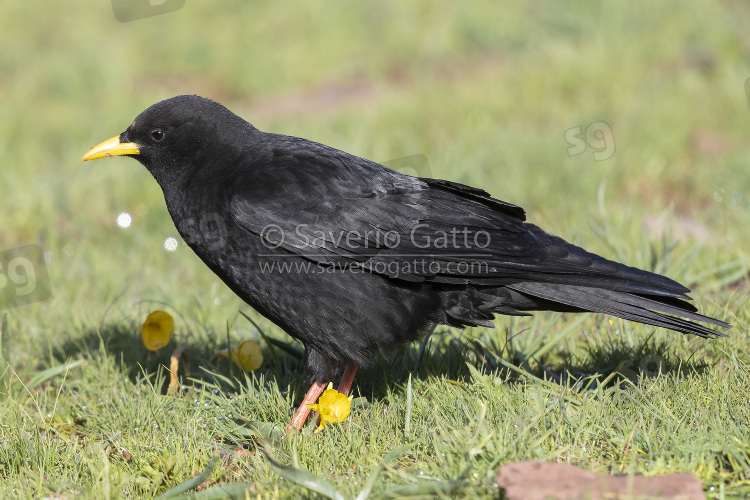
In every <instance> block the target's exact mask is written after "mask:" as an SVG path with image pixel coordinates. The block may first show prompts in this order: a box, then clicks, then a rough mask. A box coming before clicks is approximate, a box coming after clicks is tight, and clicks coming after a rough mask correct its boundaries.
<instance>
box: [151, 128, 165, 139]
mask: <svg viewBox="0 0 750 500" xmlns="http://www.w3.org/2000/svg"><path fill="white" fill-rule="evenodd" d="M151 138H152V139H153V140H154V141H156V142H160V141H161V140H162V139H164V131H163V130H162V129H160V128H155V129H154V130H152V131H151Z"/></svg>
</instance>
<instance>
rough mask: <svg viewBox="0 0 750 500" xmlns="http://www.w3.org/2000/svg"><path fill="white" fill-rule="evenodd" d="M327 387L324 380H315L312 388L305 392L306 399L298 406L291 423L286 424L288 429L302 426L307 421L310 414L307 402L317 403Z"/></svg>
mask: <svg viewBox="0 0 750 500" xmlns="http://www.w3.org/2000/svg"><path fill="white" fill-rule="evenodd" d="M325 388H326V384H324V383H323V382H313V384H312V386H311V387H310V390H309V391H307V394H305V399H303V400H302V403H301V404H300V405H299V408H297V413H295V414H294V416H293V417H292V421H291V423H290V424H289V425H287V426H286V430H287V431H288V430H290V429H292V428H294V429H297V430H299V429H301V428H302V424H304V423H305V420H306V419H307V416H308V415H309V414H310V408H308V407H307V404H308V403H309V404H315V401H317V400H318V398H319V397H320V395H321V394H322V393H323V390H325Z"/></svg>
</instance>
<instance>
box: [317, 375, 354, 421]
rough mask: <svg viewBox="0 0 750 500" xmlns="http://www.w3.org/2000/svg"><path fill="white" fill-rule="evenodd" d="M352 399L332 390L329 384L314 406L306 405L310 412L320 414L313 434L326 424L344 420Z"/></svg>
mask: <svg viewBox="0 0 750 500" xmlns="http://www.w3.org/2000/svg"><path fill="white" fill-rule="evenodd" d="M353 397H354V396H349V397H346V394H343V393H341V392H339V391H337V390H336V389H334V388H333V384H331V383H329V384H328V387H327V388H326V390H325V391H323V394H322V395H321V396H320V399H318V402H317V403H316V404H314V405H311V404H308V405H307V407H308V408H310V409H311V410H315V411H316V412H318V413H320V427H318V428H317V429H315V432H319V431H320V430H321V429H323V427H325V426H326V424H330V423H333V422H343V421H344V420H346V417H348V416H349V414H350V413H351V411H352V398H353Z"/></svg>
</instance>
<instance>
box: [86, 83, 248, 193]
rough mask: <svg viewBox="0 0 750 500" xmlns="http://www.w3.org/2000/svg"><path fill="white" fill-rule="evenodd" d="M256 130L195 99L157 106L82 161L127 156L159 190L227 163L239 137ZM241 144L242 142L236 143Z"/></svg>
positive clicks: (208, 102)
mask: <svg viewBox="0 0 750 500" xmlns="http://www.w3.org/2000/svg"><path fill="white" fill-rule="evenodd" d="M254 131H257V130H256V129H255V128H254V127H253V126H252V125H250V124H249V123H248V122H246V121H245V120H243V119H242V118H240V117H238V116H237V115H235V114H234V113H232V112H231V111H229V110H228V109H226V108H225V107H224V106H222V105H221V104H219V103H216V102H214V101H211V100H210V99H205V98H203V97H199V96H195V95H181V96H177V97H172V98H170V99H166V100H164V101H161V102H158V103H156V104H154V105H153V106H151V107H149V108H148V109H146V110H145V111H143V112H142V113H141V114H139V115H138V116H137V117H136V119H135V120H134V121H133V123H132V124H131V125H130V126H129V127H128V128H127V130H125V131H124V132H123V133H121V134H120V135H118V136H115V137H113V138H111V139H109V140H106V141H104V142H102V143H101V144H98V145H96V146H94V147H93V148H91V149H90V150H89V151H88V152H87V153H86V154H85V155H83V158H81V161H88V160H96V159H98V158H104V157H109V156H130V157H133V158H135V159H137V160H138V161H139V162H141V163H142V164H143V165H144V166H145V167H146V168H147V169H148V170H149V171H150V172H151V173H152V174H153V176H154V177H155V178H156V180H157V181H158V182H159V184H161V185H162V186H165V185H167V184H172V183H173V182H175V181H177V180H178V179H180V178H186V177H188V176H193V175H195V174H196V173H197V172H196V171H195V169H196V168H199V167H202V168H206V167H208V166H210V165H211V164H212V163H213V161H212V159H215V158H227V157H228V156H230V155H231V154H232V152H231V151H230V150H231V148H232V145H233V144H237V143H242V140H243V139H245V141H247V137H239V136H242V135H247V134H252V133H253V132H254ZM238 141H241V142H238Z"/></svg>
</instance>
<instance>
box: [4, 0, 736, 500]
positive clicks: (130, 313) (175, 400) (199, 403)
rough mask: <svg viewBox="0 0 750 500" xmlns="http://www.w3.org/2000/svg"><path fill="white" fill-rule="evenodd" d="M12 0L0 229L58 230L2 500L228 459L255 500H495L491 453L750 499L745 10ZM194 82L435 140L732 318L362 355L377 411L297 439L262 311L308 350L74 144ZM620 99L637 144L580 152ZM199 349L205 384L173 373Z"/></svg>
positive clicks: (140, 174)
mask: <svg viewBox="0 0 750 500" xmlns="http://www.w3.org/2000/svg"><path fill="white" fill-rule="evenodd" d="M2 13H3V15H2V16H1V19H0V40H1V41H2V42H3V45H2V46H3V47H4V49H3V51H2V52H0V76H1V77H0V95H2V96H3V106H2V113H1V114H0V158H2V166H0V186H2V195H0V208H2V210H0V228H2V231H0V250H5V249H11V248H15V247H20V246H23V245H27V244H30V243H36V244H39V245H40V246H41V247H42V248H43V249H44V251H45V252H48V254H47V255H48V258H49V263H48V264H47V268H48V271H49V274H50V280H51V284H52V289H53V297H52V298H51V299H50V300H48V301H44V302H40V303H34V304H28V305H23V306H19V307H15V308H10V309H7V311H6V313H7V326H6V327H5V328H4V329H3V331H2V337H0V338H1V339H2V357H3V359H5V360H7V362H8V363H7V365H8V366H9V368H8V370H4V368H5V366H6V363H5V362H4V361H3V362H2V367H3V368H1V369H0V373H3V377H2V381H0V382H2V387H3V389H0V392H2V394H0V497H19V498H27V497H48V498H55V497H57V498H62V497H70V498H72V497H79V496H83V497H87V498H116V497H121V496H130V497H146V498H152V497H156V496H158V495H160V494H162V493H164V492H166V491H167V490H169V489H170V488H173V487H175V486H177V485H180V484H183V483H185V482H186V481H188V480H190V479H192V478H193V477H194V476H195V475H196V474H198V473H200V472H201V471H204V470H205V469H206V467H207V466H208V464H209V463H211V464H214V465H215V468H214V469H213V470H212V471H211V469H208V472H209V476H210V478H209V479H208V482H207V483H205V484H204V486H203V488H204V490H205V491H206V492H210V491H214V492H215V491H217V490H208V489H206V488H210V487H217V486H223V487H226V488H230V487H234V488H235V490H233V491H229V490H227V492H228V494H230V493H231V495H233V496H234V497H235V498H244V494H245V493H244V491H245V487H243V486H237V485H242V484H252V485H253V489H252V490H251V491H252V495H253V496H254V495H256V494H257V495H260V497H261V498H269V497H270V498H275V497H282V498H296V497H299V496H311V495H313V493H311V491H310V490H308V489H305V488H304V487H302V486H300V485H299V484H297V483H296V482H295V481H294V479H295V478H296V479H297V480H298V481H302V480H305V479H307V480H312V481H313V483H314V484H315V485H317V486H315V487H316V488H318V489H321V488H323V489H325V488H327V487H328V488H329V493H330V494H334V493H336V494H340V495H343V496H344V497H346V498H353V497H355V496H357V495H358V494H359V493H360V492H361V491H362V490H363V488H365V487H366V484H371V485H374V486H373V487H372V490H371V496H372V497H375V496H378V495H385V494H388V492H390V493H391V494H394V495H396V494H402V495H403V494H413V495H418V494H422V495H424V496H428V497H429V496H434V495H436V494H441V495H444V496H446V497H448V496H450V497H459V498H461V497H488V496H495V495H497V494H498V492H497V490H496V488H495V487H494V486H493V479H492V478H493V476H494V472H495V470H496V469H497V467H498V466H500V465H502V464H504V463H507V462H510V461H514V460H524V459H540V460H549V461H563V462H568V463H572V464H575V465H578V466H581V467H585V468H587V469H590V470H596V471H600V472H612V473H636V472H637V473H644V474H663V473H669V472H681V471H685V472H691V473H693V474H696V475H697V476H698V478H699V479H700V480H701V481H703V484H704V487H705V488H706V492H707V495H708V497H709V498H742V497H745V496H748V495H750V430H749V427H748V426H750V422H749V421H748V419H749V418H750V382H748V380H750V377H748V366H749V365H750V350H749V349H748V335H747V332H748V323H749V321H750V313H748V309H747V307H746V305H747V300H748V299H747V297H748V294H747V291H748V281H747V278H746V276H747V266H748V263H749V262H750V259H749V258H748V256H747V250H746V249H747V248H748V247H749V246H750V232H748V231H747V227H748V225H750V174H748V167H747V165H748V158H750V141H748V139H747V138H748V136H749V135H748V123H749V121H750V111H749V110H748V104H747V101H746V98H745V94H744V88H743V85H744V81H745V79H746V78H747V77H748V76H750V68H748V54H750V38H748V35H747V30H746V25H745V24H743V22H742V20H743V19H747V16H748V15H749V14H750V10H749V9H748V7H747V6H746V5H744V4H742V3H740V2H724V3H717V2H711V1H709V0H705V1H702V0H695V1H691V2H689V3H688V4H686V3H685V2H662V3H658V4H655V3H647V2H642V3H638V4H637V5H636V4H633V3H627V4H602V5H593V4H590V3H586V2H580V3H570V4H568V5H565V6H563V5H562V4H558V3H552V2H549V3H548V2H531V1H529V2H519V3H515V4H513V5H512V6H507V7H499V6H497V5H495V4H494V3H491V2H475V3H469V4H466V3H464V4H459V3H455V4H446V3H441V4H438V3H434V2H428V1H411V2H395V1H382V2H368V3H367V4H356V3H347V2H344V3H337V4H336V5H335V6H334V5H333V4H325V5H323V4H321V3H315V2H297V3H295V4H294V5H292V4H289V5H288V6H287V5H282V4H280V3H278V2H276V3H271V2H260V3H258V2H236V1H225V2H220V3H210V2H187V3H186V5H185V7H184V8H183V9H182V10H180V11H179V12H175V13H172V14H166V15H162V16H157V17H153V18H148V19H143V20H140V21H135V22H132V23H127V24H120V23H118V22H116V21H115V19H114V17H113V15H112V11H111V6H110V2H107V1H96V2H95V1H93V0H88V1H84V2H77V3H75V2H74V3H73V4H70V3H60V2H51V3H48V4H45V5H44V6H43V7H42V6H39V5H36V4H33V3H30V2H20V1H16V0H10V1H9V2H5V4H4V5H3V7H2ZM180 93H199V94H201V95H205V96H207V97H212V98H214V99H216V100H219V101H220V102H222V103H224V104H225V105H227V106H229V107H230V108H231V109H233V110H234V111H236V112H237V113H239V114H241V115H242V116H243V117H245V118H247V119H248V120H250V121H251V122H253V123H254V124H255V125H256V126H258V127H259V128H261V129H263V130H268V131H274V132H281V133H286V134H291V135H299V136H303V137H307V138H310V139H314V140H317V141H320V142H323V143H326V144H329V145H331V146H335V147H339V148H341V149H344V150H347V151H350V152H352V153H355V154H358V155H361V156H364V157H367V158H371V159H374V160H379V161H386V160H389V159H393V158H401V157H405V156H409V155H413V154H423V155H425V156H427V158H428V159H429V168H430V172H431V175H432V176H434V177H439V178H448V179H451V180H455V181H458V182H464V183H468V184H472V185H477V186H479V187H483V188H485V189H487V190H488V191H490V192H492V193H493V194H494V195H495V196H497V197H499V198H501V199H503V200H506V201H509V202H512V203H516V204H519V205H521V206H523V207H525V208H526V209H527V212H528V219H529V220H530V221H532V222H534V223H536V224H539V225H540V226H542V227H544V228H545V229H547V230H548V231H551V232H553V233H556V234H559V235H560V236H563V237H565V238H566V239H568V240H569V241H575V242H576V243H577V244H580V245H583V246H585V247H586V248H587V249H589V250H591V251H594V252H597V253H600V254H602V255H605V256H607V257H610V258H614V259H617V260H620V261H622V262H625V263H627V264H629V265H633V266H638V267H642V268H646V269H652V270H656V271H658V272H661V273H665V274H667V275H668V276H670V277H672V278H674V279H677V280H680V281H682V282H684V283H686V284H688V285H690V286H691V287H694V293H693V296H694V298H695V301H696V304H697V305H698V306H699V307H700V309H701V311H702V312H703V313H705V314H708V315H711V316H715V317H718V318H721V319H725V320H727V321H729V322H731V323H732V324H733V325H734V328H733V330H732V331H731V332H730V337H728V338H725V339H719V340H713V341H703V340H701V339H697V338H688V337H685V336H681V335H680V334H677V333H673V332H667V331H664V330H661V329H654V328H651V327H646V326H642V325H634V324H631V323H627V322H624V321H620V320H618V319H614V320H613V322H612V323H610V322H609V318H607V317H604V316H598V315H587V316H575V315H557V314H551V313H547V314H545V313H541V314H537V315H536V316H535V317H534V318H532V319H528V318H523V319H512V320H511V319H509V318H505V317H498V319H497V321H496V324H497V328H496V329H479V328H476V329H468V330H466V331H457V330H450V329H441V330H439V331H438V332H437V334H436V335H433V336H432V337H431V338H430V339H429V341H428V342H427V343H426V344H425V349H424V354H423V356H422V357H421V360H420V363H419V365H418V366H417V358H419V357H420V355H419V353H420V345H419V344H415V345H411V346H405V347H404V348H403V349H402V350H400V351H399V353H398V354H397V356H396V357H395V358H394V359H393V360H391V361H381V362H379V363H378V364H377V365H376V366H374V367H372V368H370V369H368V370H364V371H361V372H360V373H359V374H358V376H357V379H356V381H355V391H356V392H355V396H357V397H359V398H366V401H365V399H357V400H355V402H356V403H357V406H356V407H355V408H354V410H353V412H352V415H351V417H350V418H349V420H348V421H347V422H345V423H343V424H341V425H337V426H329V427H327V428H326V429H325V430H324V431H323V432H321V433H318V434H315V435H313V434H312V433H311V428H308V429H306V430H305V432H303V433H301V434H299V435H293V436H290V437H288V438H287V439H285V440H283V441H279V440H278V439H275V437H277V436H276V434H275V433H273V432H271V431H272V429H273V426H277V427H278V428H283V427H284V426H285V425H286V423H287V422H288V420H289V419H290V418H291V415H292V411H293V410H292V408H293V406H294V405H296V404H297V403H298V402H299V400H300V399H301V396H302V394H303V393H304V391H305V389H306V387H304V384H303V381H302V376H303V368H302V367H303V364H302V361H301V360H300V359H298V358H297V357H295V356H294V355H292V354H290V353H287V352H284V351H282V350H280V349H278V348H275V349H274V348H272V347H270V346H269V345H268V344H266V343H265V342H264V341H263V339H262V338H261V336H260V334H259V332H257V331H256V330H255V328H254V327H253V325H252V324H250V323H249V322H248V321H247V320H245V319H244V318H243V317H242V316H241V315H239V314H238V312H239V311H243V312H245V313H246V314H248V315H250V317H252V318H253V319H254V320H255V321H256V322H257V323H258V325H259V326H260V327H261V328H262V329H263V332H264V333H265V334H266V335H268V336H269V337H271V338H274V339H277V340H280V341H283V342H285V343H287V344H289V345H292V346H295V347H297V348H299V347H300V346H299V345H297V344H296V343H295V342H294V341H293V339H290V338H289V337H287V336H286V335H285V334H284V333H283V332H282V331H280V330H279V329H278V328H277V327H275V326H274V325H272V324H270V323H269V322H268V321H266V320H265V319H263V318H262V317H260V316H259V315H258V314H256V313H255V312H254V311H252V310H250V308H249V307H248V306H246V305H244V304H243V303H241V301H240V300H239V299H237V298H236V297H235V296H234V295H233V294H232V293H231V292H230V291H229V290H228V289H227V288H226V287H225V286H224V285H223V284H222V283H221V282H220V281H219V280H218V279H217V278H216V277H215V276H214V275H213V274H212V273H211V272H210V271H209V270H208V269H207V268H206V267H205V266H204V265H203V264H202V263H201V262H200V261H199V259H198V258H197V257H196V256H195V255H193V254H192V252H191V251H190V250H189V249H187V248H186V246H185V245H184V244H183V243H181V244H180V247H179V248H178V250H177V251H175V252H172V253H169V252H166V251H165V250H164V249H163V243H164V240H165V239H166V238H167V237H169V236H177V233H176V230H175V228H174V226H173V224H172V222H171V220H170V218H169V215H168V214H167V212H166V209H165V207H164V201H163V199H162V195H161V192H160V190H159V188H158V186H157V185H156V183H155V182H154V181H153V179H152V178H151V177H150V175H149V174H148V173H147V172H146V171H145V169H143V168H142V167H141V166H140V165H138V164H137V163H136V162H134V161H131V160H127V159H112V160H106V161H104V160H103V161H101V162H93V163H91V164H84V165H81V164H80V163H79V159H80V157H81V156H82V154H83V153H84V152H85V151H86V150H87V149H88V148H89V147H90V146H92V145H94V144H96V143H98V142H99V141H101V140H104V139H107V138H109V137H111V136H113V135H115V134H117V133H119V132H121V131H122V130H124V129H125V128H126V127H127V126H128V125H129V124H130V122H131V121H132V119H133V118H134V117H135V115H136V114H137V113H138V112H140V111H141V110H142V109H144V108H145V107H147V106H148V105H150V104H152V103H154V102H156V101H158V100H160V99H163V98H166V97H170V96H172V95H176V94H180ZM597 121H605V122H606V123H608V124H609V125H610V126H611V128H612V131H613V134H614V139H615V142H616V151H615V153H614V155H613V156H612V157H611V158H609V159H607V160H604V161H595V160H594V157H593V155H592V151H591V150H587V151H586V152H585V153H583V154H581V155H578V156H573V157H569V156H568V155H567V148H568V144H566V142H565V140H564V137H565V131H566V130H568V129H570V128H572V127H577V126H582V127H584V128H585V127H586V125H588V124H589V123H593V122H597ZM121 212H128V213H130V214H131V215H132V217H133V224H132V226H131V227H130V228H128V229H121V228H119V227H117V225H116V223H115V220H116V217H117V215H118V214H119V213H121ZM658 227H661V228H662V229H663V231H658V230H657V229H656V228H658ZM0 306H2V305H1V304H0ZM157 308H163V309H166V310H167V311H169V312H170V313H171V314H172V315H173V316H174V317H175V322H176V333H175V335H174V337H173V340H172V342H171V343H170V344H169V346H168V347H167V348H165V349H162V351H163V352H159V353H156V354H149V353H148V352H147V351H146V349H145V347H143V345H142V343H141V341H140V324H141V323H142V322H143V320H144V319H145V317H146V315H147V314H148V313H149V312H150V311H152V310H154V309H157ZM228 337H229V340H228ZM248 338H254V339H256V340H258V341H259V342H260V343H261V345H262V347H263V350H264V355H265V363H264V365H263V367H261V368H260V369H259V370H258V371H256V372H255V373H253V374H251V375H248V376H244V375H242V374H240V373H239V372H238V371H237V369H236V368H232V367H230V366H228V365H227V364H226V363H224V364H221V365H219V366H217V365H216V364H215V363H212V362H211V361H210V360H211V358H212V356H213V354H214V351H215V350H216V349H221V348H224V347H226V345H227V342H228V341H229V342H232V343H237V342H239V341H241V340H245V339H248ZM178 346H182V347H185V348H186V353H187V360H188V362H187V363H186V364H185V363H183V366H182V368H181V372H180V375H181V376H183V380H182V383H183V385H184V387H183V388H181V389H180V392H179V395H166V391H165V383H166V380H167V378H168V376H167V373H166V369H165V368H164V366H165V365H166V366H168V365H169V352H171V350H172V349H173V348H174V347H178ZM168 351H169V352H168ZM68 360H71V361H72V362H73V363H77V364H74V365H72V366H70V367H69V369H68V370H65V369H64V367H65V364H66V362H67V361H68ZM0 361H1V360H0ZM61 366H62V367H63V368H60V367H61ZM186 366H187V368H189V372H190V376H189V377H186V376H185V374H184V373H183V372H182V370H183V369H184V368H185V367H186ZM55 369H57V370H56V371H55ZM3 370H4V371H3ZM48 370H52V371H48ZM409 394H411V396H410V397H409ZM409 401H410V403H409ZM248 422H264V423H270V424H272V425H268V426H260V427H258V425H257V424H252V425H251V424H248ZM238 423H239V425H238ZM243 424H244V426H243ZM310 425H311V426H314V424H313V423H311V424H310ZM407 428H408V432H407ZM264 443H265V445H266V446H267V447H268V451H270V453H271V454H272V456H273V457H275V460H276V464H277V465H274V462H272V461H271V459H270V457H269V456H268V453H267V451H265V450H264V448H263V445H264ZM237 449H243V450H245V451H246V454H244V455H238V454H237V453H236V452H235V450H237ZM390 452H394V453H391V454H390V455H389V453H390ZM213 457H219V458H218V460H217V461H216V462H211V460H212V458H213ZM282 466H286V467H292V469H283V467H282ZM300 469H304V470H306V471H309V473H310V474H313V475H314V478H312V479H311V478H310V477H307V476H305V474H304V473H303V472H300ZM280 473H281V474H282V475H284V477H285V478H284V479H280V476H279V474H280ZM368 478H370V479H371V481H372V480H373V479H374V482H370V483H368V482H367V481H368ZM322 481H324V482H325V484H324V483H323V482H322ZM326 484H327V485H328V486H326ZM399 488H401V489H399ZM404 488H406V489H404ZM239 490H242V491H243V492H239V493H238V491H239Z"/></svg>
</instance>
